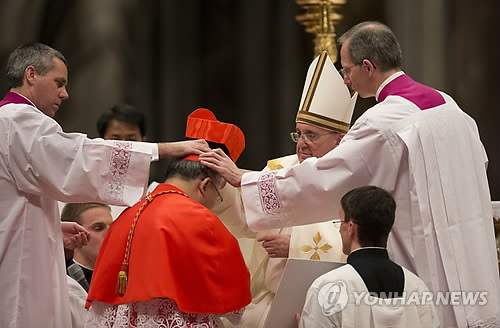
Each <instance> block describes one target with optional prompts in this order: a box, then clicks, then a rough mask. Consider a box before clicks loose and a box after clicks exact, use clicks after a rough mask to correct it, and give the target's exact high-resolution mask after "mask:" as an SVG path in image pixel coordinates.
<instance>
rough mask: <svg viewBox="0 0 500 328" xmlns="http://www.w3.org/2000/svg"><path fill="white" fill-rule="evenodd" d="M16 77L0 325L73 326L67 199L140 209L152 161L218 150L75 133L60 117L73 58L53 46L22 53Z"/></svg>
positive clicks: (0, 174)
mask: <svg viewBox="0 0 500 328" xmlns="http://www.w3.org/2000/svg"><path fill="white" fill-rule="evenodd" d="M6 71H7V80H8V83H9V87H10V92H9V93H7V95H6V96H5V97H4V99H3V100H2V101H0V213H1V214H0V226H1V228H0V259H1V260H0V290H1V291H2V292H1V293H0V326H1V327H50V328H67V327H69V326H70V325H71V317H70V311H69V307H68V304H67V303H68V290H67V284H66V273H65V267H64V256H63V248H62V238H61V222H60V221H59V215H58V211H57V200H59V201H63V202H67V203H71V202H91V201H92V202H101V203H106V204H113V205H128V206H131V205H134V204H135V203H136V202H137V200H139V199H140V198H141V197H142V196H143V194H144V186H145V184H146V182H147V179H148V176H149V166H150V163H151V161H154V160H157V159H158V158H159V157H161V158H163V157H174V158H177V157H183V156H186V155H187V154H190V153H196V154H199V153H201V152H202V151H206V150H209V148H208V146H207V145H206V143H205V142H204V141H201V140H196V141H183V142H181V143H160V144H148V143H143V142H135V143H134V142H121V141H104V140H102V139H94V140H91V139H88V138H87V137H86V136H85V135H83V134H79V133H65V132H64V131H62V129H61V127H60V126H59V124H58V123H57V122H56V121H55V120H54V119H53V117H54V116H55V114H56V112H57V111H58V110H59V107H60V105H61V103H62V101H63V100H65V99H67V98H68V97H69V95H68V92H67V90H66V85H67V82H68V70H67V67H66V59H65V58H64V56H63V55H62V54H61V53H60V52H58V51H57V50H54V49H52V48H51V47H49V46H46V45H43V44H40V43H29V44H26V45H23V46H20V47H18V48H17V49H15V50H14V51H13V52H12V54H11V55H10V56H9V58H8V61H7V67H6ZM70 226H72V227H73V226H76V225H70ZM77 233H78V231H77Z"/></svg>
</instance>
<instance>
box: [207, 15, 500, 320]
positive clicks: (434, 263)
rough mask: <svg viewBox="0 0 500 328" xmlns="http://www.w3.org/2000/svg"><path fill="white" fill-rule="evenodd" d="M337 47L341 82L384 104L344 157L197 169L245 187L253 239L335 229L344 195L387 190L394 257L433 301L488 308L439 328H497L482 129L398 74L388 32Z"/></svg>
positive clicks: (377, 28)
mask: <svg viewBox="0 0 500 328" xmlns="http://www.w3.org/2000/svg"><path fill="white" fill-rule="evenodd" d="M339 40H340V42H341V45H342V46H341V49H340V57H341V64H342V67H343V68H342V70H341V73H342V75H343V76H344V83H345V84H347V85H349V86H350V87H351V88H352V89H353V90H354V91H357V92H358V94H359V96H360V97H363V98H368V97H375V98H376V100H377V102H378V104H377V105H375V106H373V107H372V108H370V109H368V110H367V111H366V112H365V113H363V115H361V116H360V117H359V119H358V120H357V121H356V122H355V123H354V124H353V126H352V127H351V129H350V130H349V132H348V133H347V134H346V135H345V137H344V138H343V139H342V142H341V143H340V145H339V146H338V147H336V148H335V149H333V150H332V151H330V152H329V153H328V154H326V155H324V156H322V157H321V158H317V159H316V158H311V159H308V160H306V161H304V162H303V163H301V164H300V165H297V166H294V167H292V168H289V169H281V170H279V171H274V172H254V173H245V174H243V172H242V171H239V170H238V168H237V167H236V166H235V165H234V164H233V163H231V162H230V161H228V160H227V158H225V156H224V155H223V154H221V153H220V152H218V151H217V150H215V151H213V152H209V153H207V154H206V155H202V156H200V158H201V161H202V163H203V164H205V165H207V166H209V167H210V168H213V169H215V170H217V171H218V172H219V173H220V174H221V175H222V176H223V177H224V178H225V179H226V180H227V181H228V182H229V183H230V184H232V185H234V186H240V185H241V191H242V195H243V202H244V207H245V213H246V218H247V221H248V225H249V227H250V228H251V229H253V230H263V229H269V228H278V227H282V226H283V225H292V226H293V225H302V224H309V223H313V222H316V221H326V220H330V219H331V215H332V213H338V210H339V208H338V204H339V203H340V198H341V196H342V195H343V194H345V193H346V192H347V191H349V190H351V189H353V188H356V187H360V186H363V185H376V186H378V187H382V188H384V189H386V190H388V191H389V192H390V193H391V194H392V195H393V197H394V199H395V200H396V202H397V203H398V210H397V218H398V219H397V220H396V222H395V223H394V227H393V229H392V233H391V234H390V235H389V241H388V246H387V249H388V251H389V254H390V255H391V258H392V259H393V260H394V261H395V262H397V263H399V264H401V265H402V266H404V267H405V268H407V269H409V270H410V271H412V272H413V273H415V274H417V275H418V276H419V277H420V278H422V280H423V281H424V282H425V284H426V285H427V286H428V287H429V289H430V290H431V291H432V292H434V293H437V292H442V293H447V292H462V291H463V292H468V291H486V292H487V293H488V300H487V304H484V305H479V304H478V303H477V302H476V303H475V304H470V303H469V302H467V300H465V299H461V300H460V302H447V304H444V305H443V304H440V305H439V306H436V309H437V311H438V313H439V315H440V321H441V322H442V323H443V326H445V327H467V326H470V327H476V326H488V327H499V326H500V281H499V272H498V266H497V255H496V245H495V236H494V230H493V222H492V219H491V218H492V213H491V200H490V193H489V187H488V179H487V176H486V166H487V163H488V159H487V156H486V153H485V151H484V147H483V145H482V143H481V140H480V137H479V133H478V130H477V126H476V123H475V122H474V120H473V119H472V118H471V117H469V116H468V115H467V114H466V113H465V112H463V111H462V110H461V109H460V108H459V107H458V105H457V104H456V103H455V101H454V100H453V99H452V98H451V97H450V96H448V95H447V94H445V93H443V92H440V91H437V90H434V89H432V88H430V87H427V86H425V85H422V84H420V83H417V82H415V81H413V80H412V79H411V78H410V77H409V76H407V75H406V74H405V73H404V72H403V71H402V70H401V48H400V46H399V42H398V40H397V39H396V36H395V35H394V33H393V32H392V31H391V30H390V28H389V27H387V26H385V25H384V24H381V23H378V22H364V23H360V24H358V25H356V26H354V27H353V28H351V29H350V30H349V31H348V32H347V33H345V34H344V35H343V36H342V37H341V38H340V39H339ZM457 163H460V164H459V165H458V164H457ZM478 267H480V268H481V270H476V268H478Z"/></svg>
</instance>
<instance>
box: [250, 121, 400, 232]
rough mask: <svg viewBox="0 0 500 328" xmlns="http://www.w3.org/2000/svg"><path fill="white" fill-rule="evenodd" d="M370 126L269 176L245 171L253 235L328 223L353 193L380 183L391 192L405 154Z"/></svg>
mask: <svg viewBox="0 0 500 328" xmlns="http://www.w3.org/2000/svg"><path fill="white" fill-rule="evenodd" d="M394 146H396V147H398V146H400V145H392V144H391V142H388V137H387V136H384V135H382V134H381V133H379V131H378V130H376V129H375V128H373V127H371V126H369V125H368V124H364V123H360V124H356V125H355V126H353V128H352V129H351V130H350V131H349V133H348V134H347V135H346V136H345V137H344V139H343V141H342V142H341V144H340V145H339V146H338V147H337V148H335V149H333V150H332V151H330V152H329V153H328V154H326V155H325V156H323V157H321V158H319V159H317V158H308V159H306V160H305V161H304V162H302V163H301V164H299V165H296V166H293V167H291V168H285V169H281V170H276V171H270V172H252V173H246V174H244V175H243V178H242V183H241V185H242V187H241V190H242V197H243V203H244V206H245V213H246V218H247V223H248V226H249V227H250V229H251V230H253V231H260V230H266V229H270V228H282V227H285V226H294V225H303V224H310V223H316V222H322V221H328V220H331V219H332V218H334V217H336V216H337V215H338V212H339V206H340V199H341V197H342V196H343V195H344V194H345V193H346V192H348V191H350V190H351V189H354V188H357V187H361V186H364V185H369V184H373V185H377V186H379V187H382V188H385V189H387V190H388V191H389V192H391V191H392V190H393V189H394V186H395V183H396V178H397V175H398V167H399V164H398V163H399V161H400V158H399V156H400V154H401V151H400V150H398V151H394V149H393V147H394Z"/></svg>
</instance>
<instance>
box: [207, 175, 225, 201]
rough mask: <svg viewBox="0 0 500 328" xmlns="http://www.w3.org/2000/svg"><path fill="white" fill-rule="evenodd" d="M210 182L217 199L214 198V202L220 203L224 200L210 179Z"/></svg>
mask: <svg viewBox="0 0 500 328" xmlns="http://www.w3.org/2000/svg"><path fill="white" fill-rule="evenodd" d="M210 183H211V184H212V186H214V189H215V191H216V192H217V200H216V202H217V203H222V202H223V201H224V199H222V196H221V194H220V192H219V189H217V187H216V186H215V183H213V182H212V180H210Z"/></svg>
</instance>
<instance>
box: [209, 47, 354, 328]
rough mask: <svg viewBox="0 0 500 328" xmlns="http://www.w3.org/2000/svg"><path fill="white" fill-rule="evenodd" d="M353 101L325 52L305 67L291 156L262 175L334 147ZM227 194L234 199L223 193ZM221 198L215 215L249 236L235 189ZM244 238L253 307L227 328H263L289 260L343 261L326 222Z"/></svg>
mask: <svg viewBox="0 0 500 328" xmlns="http://www.w3.org/2000/svg"><path fill="white" fill-rule="evenodd" d="M356 99H357V95H354V96H353V97H351V95H350V92H349V89H348V88H347V87H346V86H345V85H344V82H343V80H342V77H341V76H340V74H339V73H338V71H337V69H336V68H335V66H334V65H333V63H332V61H331V60H330V58H329V56H328V53H326V52H323V53H322V54H321V56H318V57H317V58H316V59H315V60H314V61H313V62H312V63H311V65H310V67H309V70H308V72H307V77H306V81H305V84H304V90H303V92H302V99H301V103H300V105H299V110H298V112H297V116H296V131H295V132H293V133H291V134H290V135H291V137H292V140H293V141H294V142H296V143H297V147H296V153H295V154H294V155H289V156H285V157H281V158H276V159H272V160H270V161H268V163H267V166H266V168H265V169H264V171H266V172H268V171H271V170H276V169H280V168H287V167H292V166H295V165H298V164H299V163H301V162H303V161H304V160H306V159H307V158H310V157H321V156H323V155H325V154H326V153H328V152H329V151H330V150H332V149H333V148H335V147H336V146H338V144H339V142H340V140H341V139H342V137H343V136H344V135H345V133H346V132H347V130H348V129H349V125H350V122H351V118H352V113H353V110H354V105H355V103H356ZM231 192H232V193H235V195H227V194H229V193H231ZM226 195H227V197H226ZM223 197H224V202H222V203H221V204H218V205H217V207H216V208H214V209H213V211H214V213H216V215H217V216H218V217H219V218H220V219H221V220H222V222H224V223H225V224H227V226H228V227H229V229H230V230H231V231H232V233H233V234H234V235H235V236H236V237H239V238H242V237H247V236H252V234H251V233H252V232H251V231H249V229H248V226H246V220H245V217H244V212H242V211H236V210H235V209H237V208H239V207H238V203H239V202H235V201H234V200H236V199H237V200H239V199H240V197H241V194H240V192H239V189H237V188H234V187H233V186H231V185H229V184H227V185H226V186H225V187H224V189H223ZM226 200H227V201H228V202H231V206H230V207H228V206H226V205H225V204H224V203H225V202H226ZM240 202H241V200H240ZM232 207H234V208H235V209H233V208H232ZM238 222H240V224H238ZM246 240H247V239H240V247H242V248H243V250H246V249H245V248H246V247H249V248H250V250H249V251H247V252H249V253H250V257H249V259H248V260H247V263H248V267H249V271H250V274H251V279H252V303H250V304H249V305H248V306H247V308H246V310H245V313H244V314H243V317H242V320H241V321H240V322H239V323H238V324H231V323H229V322H226V323H225V325H226V327H255V328H260V327H264V324H265V322H266V318H267V314H268V312H269V309H270V307H271V304H272V301H273V299H274V295H275V294H276V291H277V289H278V285H279V283H280V281H281V277H282V275H283V271H284V268H285V265H286V262H287V259H288V258H289V257H290V258H302V259H311V260H322V261H334V262H344V263H345V259H346V256H345V255H344V254H343V252H342V243H341V239H340V234H339V231H338V229H335V227H334V226H333V224H332V222H331V221H327V222H320V223H314V224H308V225H303V226H296V227H283V228H278V229H271V230H264V231H260V232H258V233H257V234H255V233H254V234H253V238H251V239H248V240H249V242H248V243H246Z"/></svg>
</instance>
